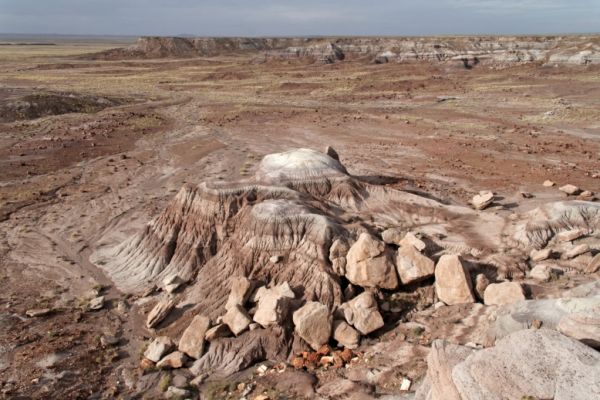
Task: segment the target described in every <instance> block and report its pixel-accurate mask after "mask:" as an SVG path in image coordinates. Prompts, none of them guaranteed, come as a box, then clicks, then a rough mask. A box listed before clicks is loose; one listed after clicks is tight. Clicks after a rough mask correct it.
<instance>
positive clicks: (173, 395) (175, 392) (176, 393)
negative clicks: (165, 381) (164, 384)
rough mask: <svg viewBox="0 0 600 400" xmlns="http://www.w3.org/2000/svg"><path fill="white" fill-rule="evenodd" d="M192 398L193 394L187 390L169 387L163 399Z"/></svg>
mask: <svg viewBox="0 0 600 400" xmlns="http://www.w3.org/2000/svg"><path fill="white" fill-rule="evenodd" d="M192 396H193V394H192V392H190V391H189V390H187V389H182V388H178V387H176V386H169V388H168V389H167V391H166V392H165V399H190V398H192Z"/></svg>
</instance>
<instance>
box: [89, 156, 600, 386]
mask: <svg viewBox="0 0 600 400" xmlns="http://www.w3.org/2000/svg"><path fill="white" fill-rule="evenodd" d="M485 195H487V194H485ZM492 199H493V194H492V195H491V199H489V202H491V201H492ZM599 210H600V208H599V207H598V205H597V204H596V203H589V202H560V203H553V204H548V205H545V206H543V207H541V208H539V209H536V210H534V211H532V212H529V213H527V214H524V215H516V214H514V215H512V216H511V217H510V218H507V219H505V217H502V216H500V215H499V214H497V213H487V212H481V211H477V210H473V209H472V208H470V207H464V206H457V205H445V204H442V203H439V202H437V201H435V200H431V199H429V198H425V197H421V196H418V195H415V194H411V193H408V192H405V191H401V190H395V189H390V188H388V187H384V186H379V185H374V184H370V183H366V182H365V181H363V180H361V179H358V178H356V177H353V176H352V175H350V174H349V173H348V171H347V170H346V168H345V167H344V166H343V165H342V163H341V162H340V161H339V157H338V156H337V153H336V152H335V151H334V150H333V149H330V148H328V150H327V152H326V153H320V152H317V151H314V150H310V149H297V150H292V151H288V152H284V153H279V154H271V155H268V156H266V157H264V159H263V160H262V162H261V163H260V164H259V165H258V167H257V169H256V172H255V174H254V176H253V177H252V178H251V179H248V180H244V181H240V182H233V183H222V182H205V183H201V184H199V185H197V186H193V185H187V186H185V187H183V188H182V189H181V191H180V192H179V193H178V194H177V196H175V198H174V199H173V201H172V202H171V203H170V204H169V206H168V207H167V208H166V209H165V210H164V211H163V212H162V213H161V214H160V215H159V216H157V217H156V218H155V219H154V220H153V221H151V222H150V223H149V224H148V225H147V226H146V228H145V229H144V230H143V231H142V232H140V233H138V234H137V235H135V236H133V237H131V238H130V239H128V240H126V241H125V242H124V243H122V244H121V245H119V246H117V247H116V248H109V249H102V250H98V251H96V253H95V254H94V255H93V257H92V260H93V261H94V262H95V263H97V264H98V265H101V266H102V267H103V268H104V269H105V270H106V271H107V272H108V274H109V275H110V276H111V277H112V280H113V281H114V282H115V284H116V285H117V286H118V287H119V289H121V290H123V291H126V292H130V293H135V294H142V293H146V295H147V294H148V293H152V290H154V289H155V288H158V289H159V290H160V291H162V292H163V293H162V294H161V295H160V297H159V298H158V299H157V300H158V302H157V303H156V306H155V307H154V308H153V309H152V310H151V311H150V313H149V315H148V320H147V325H148V327H150V328H156V329H165V331H168V332H170V334H171V335H178V334H179V333H180V332H181V331H182V330H183V329H184V328H185V327H186V326H187V324H188V323H189V322H190V319H191V318H206V321H208V322H207V323H203V326H206V327H208V326H213V328H212V329H213V330H214V332H212V333H209V332H206V340H207V341H210V342H211V343H210V346H209V347H208V350H207V351H206V352H205V353H203V351H202V349H203V348H202V347H201V348H200V350H198V351H192V352H191V353H190V352H189V350H188V349H189V346H187V345H185V344H182V343H183V339H182V342H180V349H186V351H188V353H187V354H188V355H189V354H193V358H197V361H196V363H195V365H194V367H193V368H192V371H193V372H194V373H196V374H201V375H204V374H209V375H210V374H215V375H219V376H224V375H228V374H231V373H234V372H236V371H237V370H239V369H241V368H245V367H247V366H249V365H251V364H252V363H254V362H256V361H257V360H263V359H268V358H273V357H274V358H277V359H281V358H282V357H283V356H284V355H287V354H290V352H292V353H294V352H295V351H296V350H298V349H302V348H307V347H312V348H313V349H314V350H317V349H318V348H319V346H321V345H323V344H327V343H328V342H329V338H330V337H333V338H334V339H335V341H336V342H337V343H338V344H339V345H340V346H345V347H347V348H355V347H356V346H358V343H359V342H360V337H361V336H364V335H369V334H371V333H372V332H376V331H377V330H379V329H380V328H382V327H383V326H384V325H385V321H384V319H383V318H382V315H381V313H380V309H379V302H378V301H377V298H378V297H379V298H385V297H386V296H392V297H393V296H394V295H395V294H394V293H396V292H398V293H406V292H411V291H414V290H417V291H419V290H425V291H427V290H428V289H426V288H430V289H432V290H434V291H435V297H436V298H437V299H438V301H443V302H444V303H446V304H448V305H454V304H463V303H473V302H476V301H477V300H478V299H479V300H483V301H484V302H485V304H486V305H498V304H504V303H505V302H507V300H506V299H510V301H512V300H514V299H525V292H524V289H523V288H522V286H521V284H520V283H518V282H517V281H515V282H511V280H517V279H523V278H524V277H525V276H526V275H529V274H530V271H529V269H531V268H532V267H534V266H536V263H537V262H538V261H540V260H543V259H544V258H540V256H539V255H537V253H533V252H535V251H540V249H541V250H543V251H546V252H548V254H562V257H560V260H558V259H557V260H556V261H555V264H556V266H555V267H553V268H563V271H568V270H569V269H572V268H579V267H580V266H581V265H583V264H585V263H589V262H590V260H591V257H592V256H593V253H594V252H597V251H600V248H597V247H600V245H599V244H598V242H597V241H594V242H590V244H585V246H587V247H585V248H584V247H583V245H580V244H575V243H574V242H575V241H577V240H585V238H586V237H593V236H594V235H598V233H599V229H600V219H599V217H598V216H599V215H600V212H599ZM544 247H546V248H545V249H544ZM531 274H533V271H531ZM433 281H435V283H432V282H433ZM432 285H433V286H432ZM488 285H489V288H490V289H489V290H487V289H486V288H487V287H488ZM421 287H422V288H421ZM484 292H485V293H484ZM428 305H429V306H432V305H433V300H432V299H430V300H428ZM174 308H175V309H177V310H179V312H177V313H174V314H175V317H169V318H167V316H168V315H169V314H170V313H171V312H172V310H173V309H174ZM486 313H487V311H486ZM292 314H293V319H292ZM484 314H485V313H484ZM292 320H293V326H292V323H291V321H292ZM203 321H204V319H203ZM193 326H194V322H192V325H190V328H188V330H187V331H186V333H185V334H184V337H186V341H187V340H188V339H187V338H188V337H189V336H193V332H195V331H194V330H193V329H196V328H193V329H192V327H193ZM292 328H293V329H292ZM257 329H258V331H257ZM190 330H192V331H190ZM270 330H272V332H275V333H276V334H273V335H272V334H269V333H268V332H270ZM248 331H249V332H248ZM244 332H246V333H244ZM478 332H480V331H478ZM464 333H465V332H464V330H460V329H459V331H458V333H456V335H464ZM198 334H199V335H201V336H202V337H201V338H199V339H197V340H200V341H201V342H203V341H204V336H205V332H201V333H198ZM471 334H472V335H473V334H475V332H471ZM232 335H233V336H235V337H231V336H232ZM453 335H454V334H453ZM194 343H196V342H194ZM182 351H183V350H182ZM236 354H237V355H236ZM294 362H296V363H299V365H305V364H304V363H307V362H309V360H296V361H294Z"/></svg>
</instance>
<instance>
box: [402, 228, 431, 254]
mask: <svg viewBox="0 0 600 400" xmlns="http://www.w3.org/2000/svg"><path fill="white" fill-rule="evenodd" d="M400 246H401V247H408V246H412V247H414V248H415V249H417V250H418V251H423V250H425V249H426V248H427V245H426V244H425V242H424V241H422V240H421V239H419V238H418V237H416V236H415V234H414V233H412V232H408V233H407V234H406V235H404V238H402V240H401V241H400Z"/></svg>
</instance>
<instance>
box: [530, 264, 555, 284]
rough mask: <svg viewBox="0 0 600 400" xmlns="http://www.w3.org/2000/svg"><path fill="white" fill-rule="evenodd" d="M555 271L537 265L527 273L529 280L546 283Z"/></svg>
mask: <svg viewBox="0 0 600 400" xmlns="http://www.w3.org/2000/svg"><path fill="white" fill-rule="evenodd" d="M555 272H556V270H555V269H554V268H553V267H552V266H551V265H548V264H538V265H536V266H535V267H533V268H532V269H531V271H530V272H529V277H530V278H531V279H535V280H536V281H540V282H548V281H549V280H550V279H552V274H553V273H555Z"/></svg>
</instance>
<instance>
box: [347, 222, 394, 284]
mask: <svg viewBox="0 0 600 400" xmlns="http://www.w3.org/2000/svg"><path fill="white" fill-rule="evenodd" d="M346 277H347V278H348V280H349V281H350V282H352V283H353V284H355V285H359V286H363V287H377V288H383V289H395V288H397V287H398V276H397V274H396V268H395V266H394V263H393V262H392V260H391V254H390V252H389V251H387V249H386V247H385V244H384V243H383V242H380V241H379V240H377V239H375V238H374V237H372V236H371V235H369V234H368V233H362V234H361V235H360V236H359V238H358V240H357V241H356V242H355V243H354V244H353V245H352V247H351V248H350V250H349V251H348V255H347V256H346Z"/></svg>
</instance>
